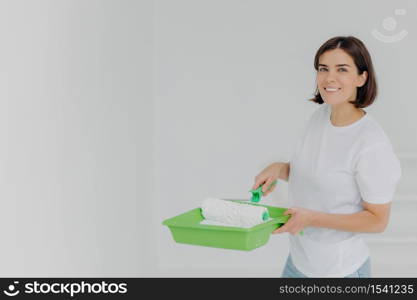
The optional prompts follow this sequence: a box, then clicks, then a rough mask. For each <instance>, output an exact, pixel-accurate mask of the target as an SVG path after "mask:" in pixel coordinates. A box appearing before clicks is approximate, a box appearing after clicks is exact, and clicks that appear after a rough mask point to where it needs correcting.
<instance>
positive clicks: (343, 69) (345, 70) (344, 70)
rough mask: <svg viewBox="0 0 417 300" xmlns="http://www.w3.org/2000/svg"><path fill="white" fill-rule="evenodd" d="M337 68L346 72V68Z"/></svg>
mask: <svg viewBox="0 0 417 300" xmlns="http://www.w3.org/2000/svg"><path fill="white" fill-rule="evenodd" d="M339 70H342V71H343V72H347V69H345V68H340V69H339Z"/></svg>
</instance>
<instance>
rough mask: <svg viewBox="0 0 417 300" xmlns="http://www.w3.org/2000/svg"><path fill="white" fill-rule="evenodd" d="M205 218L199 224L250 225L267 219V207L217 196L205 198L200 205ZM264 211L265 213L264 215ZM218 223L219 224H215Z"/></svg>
mask: <svg viewBox="0 0 417 300" xmlns="http://www.w3.org/2000/svg"><path fill="white" fill-rule="evenodd" d="M201 213H202V215H203V217H204V218H205V220H203V222H201V223H200V224H210V225H216V223H223V224H228V225H230V226H237V227H246V228H248V227H252V226H255V225H258V224H261V223H264V222H265V221H264V218H265V216H266V217H267V218H266V219H268V209H267V208H266V207H263V206H255V205H250V204H244V203H234V202H231V201H227V200H222V199H217V198H210V197H208V198H206V199H205V200H204V201H203V204H202V206H201ZM265 213H266V215H265ZM217 225H220V224H217Z"/></svg>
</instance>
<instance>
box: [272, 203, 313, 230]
mask: <svg viewBox="0 0 417 300" xmlns="http://www.w3.org/2000/svg"><path fill="white" fill-rule="evenodd" d="M316 213H317V212H316V211H314V210H311V209H307V208H302V207H291V208H289V209H287V210H286V211H285V212H284V215H291V217H290V218H289V219H288V221H287V223H285V224H284V225H283V226H281V227H280V228H278V229H276V230H274V231H273V232H272V234H277V233H283V232H289V233H291V234H297V233H299V232H300V231H302V230H303V229H304V227H308V226H311V223H312V221H313V218H314V217H315V215H316Z"/></svg>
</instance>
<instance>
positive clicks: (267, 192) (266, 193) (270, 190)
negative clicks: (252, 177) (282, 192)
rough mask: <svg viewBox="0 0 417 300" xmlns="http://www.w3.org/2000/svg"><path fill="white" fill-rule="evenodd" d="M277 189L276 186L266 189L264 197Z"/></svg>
mask: <svg viewBox="0 0 417 300" xmlns="http://www.w3.org/2000/svg"><path fill="white" fill-rule="evenodd" d="M274 190H275V186H273V187H272V188H271V189H269V190H268V191H266V192H265V193H264V197H266V196H268V195H269V194H270V193H272V192H273V191H274Z"/></svg>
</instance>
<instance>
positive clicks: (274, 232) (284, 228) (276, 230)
mask: <svg viewBox="0 0 417 300" xmlns="http://www.w3.org/2000/svg"><path fill="white" fill-rule="evenodd" d="M288 229H289V226H288V224H287V223H286V224H284V225H282V226H281V227H279V228H278V229H275V230H274V231H273V232H272V233H273V234H277V233H283V232H287V231H288Z"/></svg>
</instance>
